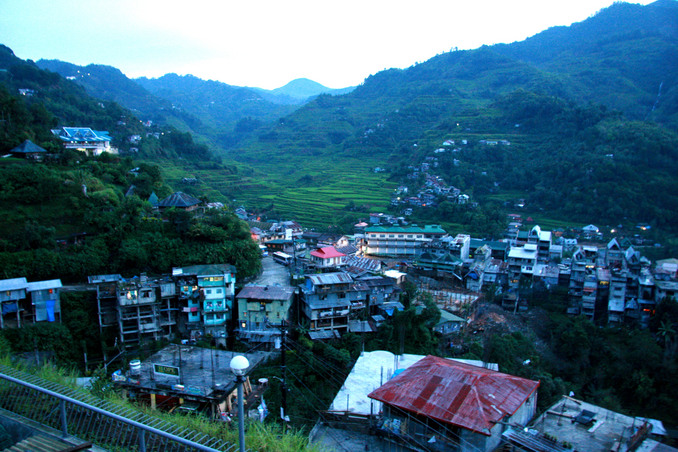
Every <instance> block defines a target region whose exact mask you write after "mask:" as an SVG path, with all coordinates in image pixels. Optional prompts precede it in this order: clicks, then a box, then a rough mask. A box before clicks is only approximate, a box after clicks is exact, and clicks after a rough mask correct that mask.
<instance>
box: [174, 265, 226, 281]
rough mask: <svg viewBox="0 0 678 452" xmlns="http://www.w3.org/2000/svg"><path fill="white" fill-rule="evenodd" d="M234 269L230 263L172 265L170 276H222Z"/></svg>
mask: <svg viewBox="0 0 678 452" xmlns="http://www.w3.org/2000/svg"><path fill="white" fill-rule="evenodd" d="M235 272H236V269H235V267H234V266H233V265H231V264H211V265H190V266H188V267H173V268H172V276H181V275H190V276H198V277H203V278H204V277H207V276H223V275H226V274H227V273H235Z"/></svg>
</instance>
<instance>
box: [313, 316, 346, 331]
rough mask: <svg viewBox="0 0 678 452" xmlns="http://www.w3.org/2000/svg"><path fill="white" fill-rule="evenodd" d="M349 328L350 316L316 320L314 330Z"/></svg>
mask: <svg viewBox="0 0 678 452" xmlns="http://www.w3.org/2000/svg"><path fill="white" fill-rule="evenodd" d="M341 328H348V318H343V319H321V320H318V321H316V322H315V326H314V328H312V329H313V330H316V331H317V330H328V329H329V330H334V329H341Z"/></svg>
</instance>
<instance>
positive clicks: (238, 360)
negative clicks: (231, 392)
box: [231, 355, 250, 452]
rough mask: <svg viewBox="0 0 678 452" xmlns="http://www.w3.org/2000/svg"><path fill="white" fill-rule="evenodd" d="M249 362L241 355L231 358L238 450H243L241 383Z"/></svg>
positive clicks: (243, 410) (243, 451) (243, 416)
mask: <svg viewBox="0 0 678 452" xmlns="http://www.w3.org/2000/svg"><path fill="white" fill-rule="evenodd" d="M248 367H250V362H249V361H247V358H245V357H244V356H242V355H238V356H234V357H233V359H232V360H231V371H232V372H233V373H234V374H235V383H236V385H237V386H238V435H239V436H238V438H239V443H240V452H245V403H244V397H243V388H242V385H243V383H244V382H245V377H244V376H245V373H246V372H247V368H248Z"/></svg>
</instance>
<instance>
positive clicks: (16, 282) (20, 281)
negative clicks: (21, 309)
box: [0, 278, 28, 291]
mask: <svg viewBox="0 0 678 452" xmlns="http://www.w3.org/2000/svg"><path fill="white" fill-rule="evenodd" d="M26 286H28V283H27V282H26V278H12V279H2V280H0V291H6V290H19V289H25V288H26Z"/></svg>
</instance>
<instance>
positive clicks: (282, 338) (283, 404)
mask: <svg viewBox="0 0 678 452" xmlns="http://www.w3.org/2000/svg"><path fill="white" fill-rule="evenodd" d="M285 336H287V325H285V320H282V321H281V322H280V352H281V353H282V356H281V360H280V370H281V374H282V379H281V380H280V391H281V393H280V395H281V406H280V417H281V418H282V420H283V421H287V419H289V418H288V417H287V415H286V412H287V385H286V384H285V370H286V369H287V366H286V361H285V354H286V353H285V347H286V344H285Z"/></svg>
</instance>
